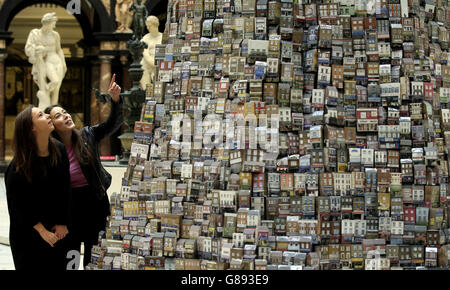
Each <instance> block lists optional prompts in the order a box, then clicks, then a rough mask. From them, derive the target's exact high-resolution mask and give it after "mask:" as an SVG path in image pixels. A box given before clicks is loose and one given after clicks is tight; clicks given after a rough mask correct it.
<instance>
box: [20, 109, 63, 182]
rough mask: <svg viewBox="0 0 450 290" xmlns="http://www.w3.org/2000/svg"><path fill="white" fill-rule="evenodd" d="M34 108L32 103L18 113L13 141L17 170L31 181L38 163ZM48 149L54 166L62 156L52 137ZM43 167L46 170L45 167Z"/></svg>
mask: <svg viewBox="0 0 450 290" xmlns="http://www.w3.org/2000/svg"><path fill="white" fill-rule="evenodd" d="M33 108H34V106H32V105H30V106H28V107H27V108H26V109H25V110H23V111H22V112H20V113H19V114H18V115H17V118H16V121H15V125H14V126H15V127H14V137H13V142H12V149H13V151H14V162H15V167H16V171H17V172H20V173H22V174H23V175H24V176H25V178H26V179H27V180H28V181H29V182H31V180H32V178H33V167H34V166H36V165H37V163H38V162H37V158H38V147H37V142H36V135H35V133H34V132H33V115H32V110H33ZM48 151H49V153H50V159H49V161H50V164H49V165H50V166H52V167H54V166H56V165H57V164H58V160H59V159H60V157H61V156H60V152H59V150H58V148H57V146H56V142H55V140H54V139H53V138H52V137H50V138H49V143H48ZM42 169H43V170H44V172H45V167H44V168H42Z"/></svg>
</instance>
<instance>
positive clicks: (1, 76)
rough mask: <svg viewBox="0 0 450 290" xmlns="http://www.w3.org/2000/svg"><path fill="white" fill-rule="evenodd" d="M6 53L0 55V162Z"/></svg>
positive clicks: (3, 124) (3, 126) (3, 132)
mask: <svg viewBox="0 0 450 290" xmlns="http://www.w3.org/2000/svg"><path fill="white" fill-rule="evenodd" d="M7 56H8V54H6V53H0V162H4V161H5V59H6V57H7Z"/></svg>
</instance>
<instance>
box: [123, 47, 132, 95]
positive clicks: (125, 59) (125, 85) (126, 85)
mask: <svg viewBox="0 0 450 290" xmlns="http://www.w3.org/2000/svg"><path fill="white" fill-rule="evenodd" d="M120 63H121V64H122V84H120V86H121V87H122V92H125V91H127V90H129V89H131V86H132V85H133V84H132V82H131V80H130V74H129V72H128V69H129V68H130V67H129V65H128V56H127V55H122V56H120Z"/></svg>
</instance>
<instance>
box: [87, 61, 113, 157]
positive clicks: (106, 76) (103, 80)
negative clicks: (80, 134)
mask: <svg viewBox="0 0 450 290" xmlns="http://www.w3.org/2000/svg"><path fill="white" fill-rule="evenodd" d="M99 59H100V61H101V64H100V92H102V93H106V92H108V89H109V83H110V81H111V76H112V74H111V61H112V60H113V59H114V56H112V55H100V56H99ZM97 104H98V106H97V108H98V110H97V111H98V115H97V116H98V118H97V120H98V122H97V123H99V122H103V121H105V120H106V119H107V118H108V116H109V113H110V111H111V107H110V104H108V103H106V104H102V103H100V102H98V101H97ZM93 115H94V114H93ZM94 121H95V120H94V119H91V124H97V123H94ZM100 155H111V142H110V140H109V138H105V139H103V140H102V141H101V142H100Z"/></svg>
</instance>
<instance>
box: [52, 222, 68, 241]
mask: <svg viewBox="0 0 450 290" xmlns="http://www.w3.org/2000/svg"><path fill="white" fill-rule="evenodd" d="M52 230H53V231H55V235H56V236H57V237H58V239H59V240H61V239H64V238H65V237H66V235H67V234H68V233H69V231H68V230H67V227H66V226H65V225H56V226H54V227H53V228H52Z"/></svg>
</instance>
